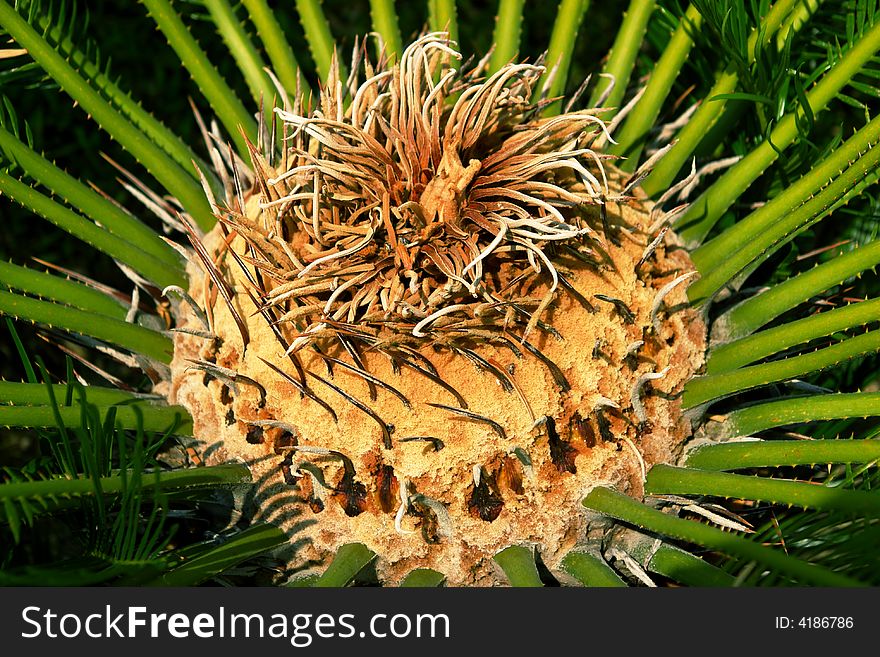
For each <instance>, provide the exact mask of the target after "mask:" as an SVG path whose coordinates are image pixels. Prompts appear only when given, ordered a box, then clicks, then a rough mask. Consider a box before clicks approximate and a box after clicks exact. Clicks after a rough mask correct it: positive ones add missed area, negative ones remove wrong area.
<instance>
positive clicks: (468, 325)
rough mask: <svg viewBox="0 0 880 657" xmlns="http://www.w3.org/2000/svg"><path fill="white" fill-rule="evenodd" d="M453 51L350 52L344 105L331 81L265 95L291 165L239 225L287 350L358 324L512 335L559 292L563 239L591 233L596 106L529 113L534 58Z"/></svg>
mask: <svg viewBox="0 0 880 657" xmlns="http://www.w3.org/2000/svg"><path fill="white" fill-rule="evenodd" d="M460 60H461V55H460V54H459V53H458V52H457V51H456V49H455V45H454V43H452V42H450V41H449V40H448V38H447V36H446V35H445V34H444V33H431V34H427V35H425V36H423V37H421V38H420V39H419V40H417V41H416V42H415V43H413V44H412V45H410V46H409V47H408V48H407V49H406V50H405V51H404V53H403V54H402V56H401V57H400V61H399V63H397V64H395V65H393V66H392V67H388V65H387V64H386V63H383V62H380V63H379V64H378V65H373V64H371V63H370V62H369V61H368V58H367V57H366V54H365V53H362V56H361V57H359V58H358V61H359V62H360V66H359V68H358V69H357V70H356V71H354V72H353V74H352V76H353V77H352V78H351V80H350V82H351V84H350V85H348V92H349V94H350V96H349V98H348V100H349V102H348V103H347V104H346V102H345V100H346V99H344V98H343V97H342V96H341V92H340V89H341V85H337V84H329V83H328V84H327V85H326V86H325V87H324V89H323V90H322V93H321V96H320V100H319V102H318V105H317V107H316V108H315V109H314V110H313V111H312V112H311V113H310V114H308V115H306V114H304V113H298V112H296V111H285V110H281V109H277V110H276V112H277V113H278V115H279V116H280V117H281V118H282V119H283V121H284V122H285V123H286V124H287V157H286V158H285V161H286V163H287V165H286V168H285V169H284V170H281V171H275V172H274V173H273V175H272V177H268V176H267V178H266V179H265V180H263V181H261V182H262V185H263V187H264V188H266V189H269V190H271V191H270V194H269V195H268V197H267V198H264V199H263V202H262V204H261V207H262V209H263V214H262V217H261V218H260V219H259V220H258V221H253V220H250V221H249V220H246V219H244V218H241V217H238V218H237V219H236V224H235V230H236V231H238V233H239V234H241V235H242V236H243V237H244V238H245V239H246V240H247V241H248V244H249V246H250V247H251V248H252V250H253V253H254V264H255V265H256V266H257V268H258V269H259V270H260V272H261V274H262V279H261V280H262V283H263V290H262V299H261V301H262V303H263V304H264V308H268V309H272V311H273V312H275V313H277V316H278V317H279V323H281V324H287V325H288V326H290V327H291V328H292V331H293V333H294V335H293V337H292V338H291V340H290V347H291V350H293V351H295V350H299V349H302V348H304V347H306V346H308V345H310V344H313V343H315V342H316V341H318V340H320V339H322V338H327V337H330V338H332V337H334V336H337V335H346V334H349V333H350V332H351V331H352V330H357V331H358V332H360V333H362V332H363V331H364V328H365V327H369V328H370V329H372V330H373V334H374V335H378V333H379V332H385V331H391V332H393V333H396V334H400V335H401V336H406V338H405V340H404V343H408V344H415V343H425V342H433V343H436V344H440V345H442V346H450V347H452V346H455V343H460V342H461V341H462V340H466V339H467V338H468V335H469V333H470V332H471V331H473V330H478V329H479V330H485V329H487V328H488V329H489V330H503V331H505V332H507V333H511V334H517V333H518V334H519V337H520V338H521V339H524V338H525V337H526V336H527V335H528V334H529V333H530V332H531V331H533V330H535V329H537V328H540V327H541V326H542V323H541V322H540V318H541V316H542V315H543V313H544V312H545V311H546V310H547V309H548V307H549V306H550V305H551V303H552V302H553V300H554V298H555V295H556V292H557V287H558V284H559V277H558V273H557V271H556V266H555V264H554V263H555V261H556V256H557V253H558V251H559V249H560V248H561V247H562V245H563V244H564V245H565V247H566V248H567V249H575V250H582V251H584V252H587V251H588V250H589V248H588V247H589V245H590V244H594V243H595V242H596V241H599V242H600V243H602V242H601V236H600V235H599V232H601V227H602V224H601V222H600V221H599V220H598V218H599V210H598V207H599V206H601V205H602V204H603V203H604V202H605V201H606V200H607V199H608V197H609V194H610V193H609V190H608V182H607V177H606V175H605V171H604V168H603V165H602V156H601V155H600V154H598V153H596V152H594V151H593V150H592V149H591V145H592V144H593V142H594V141H595V140H596V139H597V138H599V137H602V136H605V137H607V130H606V127H605V124H604V123H603V121H602V120H601V119H600V118H599V117H598V116H597V114H599V113H600V112H601V110H582V111H577V112H569V113H566V114H563V115H561V116H554V117H552V118H546V119H544V118H540V116H539V109H540V108H539V106H538V105H536V104H534V103H532V101H531V98H532V95H533V94H532V91H533V89H534V88H535V85H536V84H537V82H538V80H539V78H540V76H541V75H542V74H543V73H544V68H543V67H542V66H536V65H533V64H509V65H507V66H505V67H503V68H502V69H501V70H500V71H498V72H497V73H494V74H492V75H488V76H487V75H486V72H485V70H484V68H485V64H484V63H480V64H477V65H476V67H474V68H470V69H467V68H462V69H460V68H458V67H459V65H460ZM337 75H338V73H337ZM332 77H333V76H332V75H331V78H332ZM279 245H280V247H281V248H279ZM511 281H516V283H515V284H514V285H510V282H511ZM513 307H516V308H517V309H518V310H517V311H516V312H514V311H513V310H512V308H513ZM374 342H376V341H374ZM373 346H375V345H373Z"/></svg>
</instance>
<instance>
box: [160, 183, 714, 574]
mask: <svg viewBox="0 0 880 657" xmlns="http://www.w3.org/2000/svg"><path fill="white" fill-rule="evenodd" d="M649 209H650V207H649V205H648V204H647V202H644V201H641V202H631V203H630V204H629V205H628V206H617V205H614V204H609V205H608V210H609V221H610V222H611V223H612V224H617V225H619V226H622V227H625V229H623V230H620V231H619V233H618V234H619V241H620V245H619V246H616V245H614V244H609V245H608V249H607V254H606V255H607V258H606V260H605V262H604V263H603V264H602V265H601V266H599V267H592V266H587V265H583V264H578V263H576V262H572V263H565V264H566V265H568V269H567V271H568V273H569V277H570V281H571V283H572V286H573V287H574V289H575V291H576V293H565V294H561V295H559V296H558V298H557V300H556V301H555V302H554V303H553V304H552V305H551V306H550V308H549V309H548V311H547V313H546V315H545V317H544V321H545V322H546V323H547V324H548V325H550V326H552V327H553V332H548V331H539V332H538V334H536V335H535V336H533V338H532V344H533V345H534V347H535V348H536V349H537V350H538V351H539V353H540V356H538V355H536V354H534V353H531V352H529V351H528V350H526V349H525V348H523V346H522V344H520V343H518V342H516V341H513V342H512V343H500V342H499V343H497V344H496V343H492V342H490V341H489V340H485V341H482V342H479V341H476V342H474V343H473V344H472V345H471V349H469V352H470V357H469V354H465V353H462V352H461V351H456V350H453V349H445V348H442V347H440V346H437V345H436V344H435V345H433V346H432V345H429V344H426V345H424V346H423V347H421V348H418V349H417V352H418V354H420V357H418V358H416V357H414V358H413V360H412V362H413V363H418V364H419V366H420V367H421V368H422V369H423V370H424V371H431V368H433V369H434V370H436V378H438V379H440V380H442V381H443V382H444V383H445V387H444V386H443V385H441V384H439V383H437V381H436V380H432V379H431V378H430V377H429V376H427V375H425V374H424V372H419V371H418V370H416V369H414V368H412V367H406V366H404V367H401V366H400V364H397V367H395V364H394V363H393V362H392V360H391V359H389V358H388V357H387V356H386V355H384V354H382V353H378V352H377V351H365V352H364V353H363V354H362V361H363V365H364V368H365V370H366V371H367V372H369V374H370V375H371V376H372V377H374V378H375V379H376V380H377V381H381V382H383V383H386V384H388V385H389V386H390V387H391V388H393V389H394V392H392V391H391V390H390V389H388V388H383V387H382V386H378V385H375V384H371V383H370V382H369V381H367V380H366V379H364V378H363V377H361V376H360V375H358V374H357V372H355V371H353V370H351V369H346V368H344V367H340V366H339V365H338V364H337V365H335V366H334V365H333V363H332V361H330V363H329V364H330V366H331V367H332V375H331V373H330V371H329V370H328V360H327V359H326V358H325V357H329V358H331V359H336V360H337V361H339V362H345V357H346V355H345V352H344V351H343V350H342V349H341V348H338V349H324V356H325V357H321V356H319V355H318V354H317V353H314V352H310V351H309V350H308V349H305V350H302V351H301V352H300V358H301V362H302V365H303V367H304V368H305V370H306V371H307V372H313V373H314V374H317V375H318V377H320V379H318V378H317V377H314V378H312V377H310V378H309V390H310V391H311V392H312V393H313V394H314V395H315V396H316V397H318V398H320V400H321V401H322V402H323V404H324V405H322V404H320V403H318V402H316V401H315V400H313V399H310V398H309V397H308V396H303V395H301V394H300V392H299V391H298V390H297V388H296V387H295V386H294V385H292V384H291V383H290V381H289V380H287V379H285V378H283V377H282V376H280V375H279V373H278V371H277V370H276V369H273V368H272V367H270V366H269V365H267V364H266V363H267V362H268V363H271V364H273V365H274V366H275V368H277V369H280V370H281V371H283V372H284V373H285V374H286V375H287V376H288V377H290V378H295V377H296V376H297V374H296V372H295V369H294V368H293V367H292V365H291V362H290V361H289V360H288V359H287V358H286V357H285V354H284V351H285V350H284V349H283V348H282V346H281V345H280V344H279V342H278V340H277V339H276V336H275V335H273V332H272V330H271V329H270V327H269V325H268V324H267V322H265V321H264V320H263V318H262V317H260V315H259V312H258V308H257V307H256V306H255V305H254V303H253V301H252V299H251V298H250V296H248V294H247V293H246V290H247V289H248V286H249V283H248V281H247V280H245V277H244V275H243V274H242V272H241V268H240V267H239V266H237V265H236V263H234V262H233V259H232V258H231V257H230V253H229V251H228V250H227V247H226V244H227V243H229V246H228V249H231V250H233V251H235V252H237V253H239V254H241V255H242V256H244V255H246V254H247V248H246V246H245V244H244V241H243V240H242V239H241V238H235V239H232V240H230V239H227V238H224V237H223V236H222V234H221V230H220V229H219V228H218V229H216V230H215V231H214V233H212V234H210V235H209V236H207V238H206V239H205V244H206V245H207V247H208V250H209V252H211V253H212V254H214V255H215V256H216V255H217V254H222V255H221V256H220V257H218V258H217V260H218V262H219V264H220V268H221V270H222V271H223V272H224V273H225V275H226V279H227V281H228V282H229V283H230V286H231V287H232V289H233V290H234V292H235V296H234V301H233V303H234V307H236V309H237V311H238V313H239V315H240V316H241V317H242V318H245V321H246V322H247V328H248V332H249V337H250V341H249V344H248V345H247V349H246V350H244V353H243V342H242V339H241V337H240V331H239V329H238V327H237V326H236V324H235V321H234V320H233V318H232V315H231V313H230V311H229V309H228V308H227V306H226V305H225V304H224V303H223V301H222V299H220V298H219V296H217V295H216V293H215V294H213V295H211V294H210V290H209V294H208V295H207V297H208V298H209V299H210V298H212V297H213V302H212V303H211V305H210V310H211V311H212V312H211V314H212V316H213V329H214V333H215V335H217V336H219V340H214V341H211V340H205V339H203V338H198V337H195V336H192V335H187V334H184V333H179V334H178V335H177V337H176V339H175V359H174V363H173V398H174V401H176V402H178V403H181V404H184V405H185V406H186V407H187V408H188V409H190V411H191V412H192V415H193V419H194V426H195V435H196V436H199V437H201V438H202V439H203V440H205V441H206V443H207V444H206V448H207V449H206V450H205V451H206V452H207V453H208V454H209V455H210V460H211V461H218V462H219V461H226V460H229V459H243V460H245V461H246V462H248V463H249V464H250V465H251V467H252V469H253V472H254V478H255V480H256V481H258V492H257V493H256V496H255V498H254V500H253V502H252V505H253V506H252V509H251V512H252V513H253V514H254V516H255V519H259V520H268V521H270V522H275V523H278V524H279V525H281V526H282V527H284V528H285V529H287V530H288V531H290V535H291V543H292V545H293V546H295V550H294V553H293V554H292V556H291V561H292V563H296V564H306V565H319V564H326V563H327V562H328V559H330V558H331V557H332V556H333V554H334V553H335V551H336V550H337V549H338V548H339V546H341V545H343V544H345V543H350V542H361V543H364V544H365V545H367V546H368V547H369V548H370V549H372V550H374V551H375V552H376V553H377V554H378V555H379V560H378V563H377V568H378V570H379V572H380V574H381V576H382V577H383V578H384V579H385V580H386V581H388V582H396V581H398V580H400V579H401V578H402V577H403V576H404V575H405V574H406V573H407V572H409V571H410V570H412V569H413V568H417V567H420V568H433V569H435V570H438V571H440V572H442V573H443V574H444V575H446V577H447V579H448V581H449V582H450V583H451V584H454V585H472V584H480V585H486V584H492V583H495V582H497V581H499V580H498V575H497V573H496V570H495V568H494V567H493V564H492V557H493V555H495V554H496V553H497V552H498V551H500V550H501V549H503V548H505V547H507V546H509V545H513V544H528V545H533V546H535V547H536V548H537V550H538V552H539V553H540V556H541V558H542V560H543V561H544V563H545V564H547V565H548V566H549V567H551V569H552V568H554V567H556V565H557V564H558V562H559V560H560V559H561V558H562V557H563V556H564V555H565V553H566V552H567V551H568V550H569V549H571V548H573V547H575V546H576V545H577V544H578V542H579V541H581V540H583V538H584V535H585V532H586V528H587V521H586V516H585V515H584V513H583V512H582V507H581V505H580V500H581V499H582V498H583V496H584V494H585V493H586V492H587V491H589V489H590V488H592V487H593V486H595V485H597V484H605V485H610V486H613V487H615V488H617V489H619V490H623V491H625V492H627V493H628V494H631V495H634V496H639V495H641V494H642V493H643V487H642V474H643V471H644V469H645V468H649V467H650V466H651V465H652V464H653V463H658V462H670V461H674V460H675V458H676V455H677V453H678V452H679V451H680V448H681V446H682V444H683V442H684V441H685V440H686V439H687V437H688V436H689V435H690V427H689V426H688V423H687V422H686V421H685V420H684V419H683V418H682V416H681V411H680V403H679V395H680V393H681V390H682V387H683V385H684V383H685V382H686V381H687V380H688V379H689V378H690V377H691V375H692V374H693V373H694V372H695V371H697V370H698V369H699V368H700V367H701V365H702V357H703V353H704V349H705V342H704V338H705V336H704V326H703V324H702V322H701V320H700V319H699V317H698V316H697V313H696V312H695V311H693V310H691V309H688V308H687V307H686V296H685V294H684V286H683V285H679V286H675V287H673V288H672V289H671V290H669V291H667V292H665V293H663V297H662V299H658V294H661V290H663V289H664V287H666V288H668V284H670V283H671V282H673V281H674V280H676V279H679V278H681V276H682V274H685V273H687V272H688V271H690V270H691V269H692V265H691V263H690V261H689V258H688V257H687V255H686V253H685V251H684V250H683V249H681V248H680V247H678V246H676V245H675V244H674V243H673V242H672V240H671V236H670V234H667V237H666V239H665V241H664V242H662V243H661V244H660V245H659V246H657V247H656V249H655V250H654V252H653V253H652V254H651V255H650V257H648V258H647V259H646V260H644V262H642V263H641V264H639V263H640V261H641V260H643V256H644V254H645V250H646V248H647V246H648V243H649V241H650V240H649V239H648V237H647V230H646V229H647V226H646V224H647V223H648V221H649ZM259 213H260V209H259V207H258V203H257V197H254V198H253V199H252V202H251V203H250V204H249V212H248V214H249V215H252V216H256V215H259ZM637 264H639V266H638V268H637V266H636V265H637ZM501 275H502V277H503V272H502V274H501ZM192 278H193V281H192V289H191V293H192V295H193V296H194V297H195V298H197V299H203V298H205V296H206V295H205V288H204V286H205V284H206V280H208V279H207V278H206V277H205V276H204V275H203V274H201V273H199V272H196V271H195V270H193V272H192ZM507 282H509V281H504V280H501V281H500V283H501V284H502V285H503V284H505V283H507ZM544 291H545V290H537V291H532V293H533V294H535V295H537V296H540V295H541V294H542V293H543V292H544ZM585 302H586V303H585ZM181 312H182V314H183V315H184V316H186V312H185V309H184V308H181ZM652 315H653V317H652ZM182 325H183V326H190V327H191V328H196V320H195V318H193V317H191V316H190V317H188V319H184V320H183V322H182ZM655 326H656V327H658V328H659V332H658V331H657V330H656V328H655ZM517 352H519V353H517ZM193 361H203V362H205V361H207V362H210V363H214V364H216V365H218V366H220V367H221V368H225V369H226V370H229V371H233V372H235V373H237V374H238V375H240V376H239V378H238V380H237V381H235V382H234V383H230V381H228V380H225V379H224V377H223V376H220V377H214V376H211V375H210V374H208V375H206V372H205V371H203V370H200V369H198V368H196V367H194V366H193ZM548 363H552V364H553V366H552V367H551V366H548ZM487 364H488V365H489V367H488V368H487V367H486V365H487ZM658 373H663V375H662V376H660V377H655V376H653V375H655V374H658ZM224 381H225V382H224ZM252 381H255V382H258V383H259V384H260V386H262V388H263V389H264V390H265V397H264V396H263V393H262V392H261V390H260V389H259V388H258V387H257V386H255V385H253V384H252V383H251V382H252ZM328 384H332V386H335V387H336V388H338V390H339V391H343V392H344V393H346V394H347V395H349V396H350V397H351V398H352V399H354V400H357V402H359V403H360V405H361V406H363V407H365V408H367V409H369V411H370V413H368V412H367V411H365V410H364V409H363V408H360V407H358V405H356V404H355V403H353V402H352V401H351V400H349V399H346V397H345V396H344V395H343V394H341V393H340V392H339V391H338V390H336V389H334V388H333V387H331V385H328ZM450 390H454V391H455V392H456V393H457V395H456V394H453V393H452V392H450ZM402 398H405V399H406V402H404V401H403V399H402ZM461 400H464V402H465V403H466V405H467V411H468V413H471V414H473V416H469V415H467V414H465V413H462V412H460V411H457V410H456V409H461V407H462V406H463V405H464V404H462V403H461ZM407 404H408V405H407ZM325 405H326V406H325ZM327 407H329V409H332V412H331V411H330V410H328V408H327ZM371 413H372V415H371ZM334 414H335V416H336V420H334V418H333V415H334ZM377 418H378V419H379V420H380V421H381V423H382V424H384V425H385V429H387V430H388V431H389V432H390V433H389V436H390V448H389V447H387V446H386V445H385V440H386V438H385V437H384V433H385V429H383V428H382V426H381V424H380V421H377ZM478 418H479V419H478ZM489 421H491V422H489ZM297 447H298V448H299V449H296V448H297ZM340 455H343V456H344V457H345V458H344V459H343V458H342V457H341V456H340Z"/></svg>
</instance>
